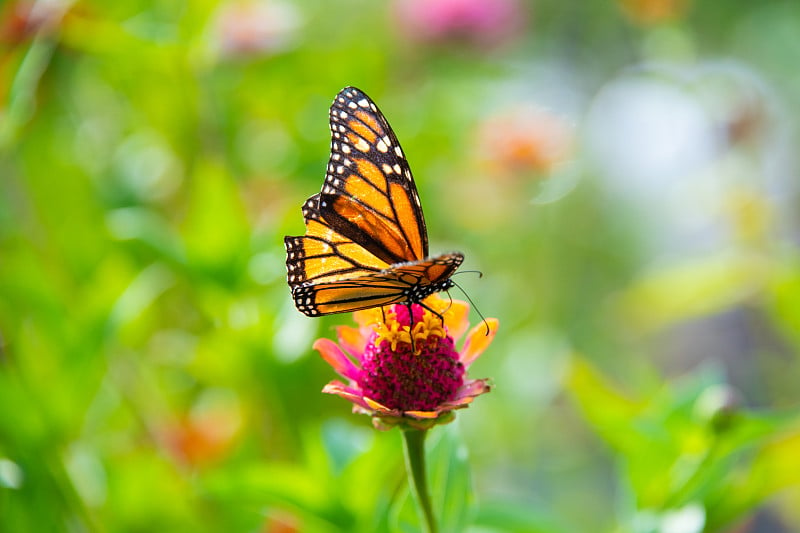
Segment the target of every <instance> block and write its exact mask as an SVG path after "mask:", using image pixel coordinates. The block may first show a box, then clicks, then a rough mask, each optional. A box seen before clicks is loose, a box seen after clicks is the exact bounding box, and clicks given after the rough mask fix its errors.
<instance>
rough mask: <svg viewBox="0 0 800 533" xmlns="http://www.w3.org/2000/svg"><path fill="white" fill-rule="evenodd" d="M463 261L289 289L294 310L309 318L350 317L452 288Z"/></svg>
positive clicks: (445, 257) (435, 260)
mask: <svg viewBox="0 0 800 533" xmlns="http://www.w3.org/2000/svg"><path fill="white" fill-rule="evenodd" d="M463 260H464V256H463V255H461V254H460V253H458V252H453V253H449V254H442V255H439V256H437V257H432V258H428V259H423V260H421V261H414V262H411V263H399V264H396V265H393V266H391V267H389V268H387V269H386V270H382V271H380V272H372V273H366V274H359V275H349V276H343V277H341V278H339V279H336V280H333V281H322V282H317V283H305V284H300V285H297V286H295V287H293V288H292V296H293V297H294V301H295V305H296V306H297V309H298V310H300V311H301V312H303V313H305V314H306V315H308V316H318V315H329V314H333V313H349V312H352V311H358V310H361V309H370V308H372V307H382V306H384V305H391V304H396V303H403V302H419V301H421V300H423V299H424V298H425V297H427V296H429V295H431V294H433V293H435V292H439V291H441V290H446V289H448V288H450V287H451V286H452V281H450V276H452V275H453V273H454V272H455V271H456V269H457V268H458V267H459V266H460V265H461V262H462V261H463Z"/></svg>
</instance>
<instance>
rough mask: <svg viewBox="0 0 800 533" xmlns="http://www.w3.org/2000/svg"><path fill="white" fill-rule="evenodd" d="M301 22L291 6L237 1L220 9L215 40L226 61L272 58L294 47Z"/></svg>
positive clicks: (277, 0) (276, 0)
mask: <svg viewBox="0 0 800 533" xmlns="http://www.w3.org/2000/svg"><path fill="white" fill-rule="evenodd" d="M300 22H301V21H300V15H299V12H298V11H297V9H296V8H295V6H294V4H290V3H288V2H282V1H280V0H236V1H234V2H231V3H227V4H224V5H223V6H222V7H221V8H220V9H219V11H218V13H217V16H216V20H215V30H216V38H217V41H218V46H219V48H220V51H221V53H222V55H223V56H224V57H226V58H251V57H259V56H269V55H275V54H277V53H280V52H283V51H284V50H286V49H288V48H291V47H292V46H293V45H294V42H295V40H296V37H297V34H298V30H299V27H300Z"/></svg>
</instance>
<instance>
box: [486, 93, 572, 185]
mask: <svg viewBox="0 0 800 533" xmlns="http://www.w3.org/2000/svg"><path fill="white" fill-rule="evenodd" d="M574 136H575V135H574V131H573V128H572V126H571V125H570V124H569V122H568V121H567V120H566V119H564V118H562V117H560V116H559V115H557V114H555V113H553V112H551V111H548V110H546V109H544V108H541V107H538V106H533V105H525V104H519V105H515V106H512V107H510V108H509V109H507V110H506V111H504V112H500V113H496V114H494V115H491V116H490V117H488V118H487V119H486V120H484V122H483V123H482V124H481V125H480V126H479V129H478V135H477V144H478V151H479V153H481V155H482V156H483V157H484V158H485V159H486V161H487V163H489V165H490V166H491V167H492V169H494V170H496V171H498V172H499V173H500V174H517V173H519V172H525V171H532V172H535V173H537V174H540V175H543V176H544V175H547V174H548V173H550V172H552V171H553V169H554V168H555V167H557V166H558V165H559V164H561V163H563V162H564V161H566V160H567V159H569V157H570V156H571V153H572V150H573V146H574Z"/></svg>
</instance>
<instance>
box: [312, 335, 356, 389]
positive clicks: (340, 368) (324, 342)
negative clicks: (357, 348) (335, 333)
mask: <svg viewBox="0 0 800 533" xmlns="http://www.w3.org/2000/svg"><path fill="white" fill-rule="evenodd" d="M313 348H314V349H315V350H317V351H318V352H319V354H320V355H321V356H322V358H323V359H325V361H327V362H328V364H329V365H331V366H332V367H333V369H334V370H336V372H337V373H338V374H339V375H340V376H343V377H346V378H347V379H351V380H353V381H356V380H357V379H358V377H359V375H360V374H361V370H360V369H359V368H358V367H357V366H356V365H355V364H353V362H352V361H351V360H350V358H349V357H347V356H346V355H345V354H344V352H342V350H341V348H339V346H337V345H336V343H335V342H333V341H332V340H330V339H317V340H316V342H314V346H313Z"/></svg>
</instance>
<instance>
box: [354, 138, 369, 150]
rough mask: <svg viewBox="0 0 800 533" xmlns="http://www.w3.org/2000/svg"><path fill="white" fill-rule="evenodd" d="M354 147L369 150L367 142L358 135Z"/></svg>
mask: <svg viewBox="0 0 800 533" xmlns="http://www.w3.org/2000/svg"><path fill="white" fill-rule="evenodd" d="M356 148H357V149H358V150H361V151H362V152H369V143H368V142H367V141H365V140H364V139H362V138H361V137H359V138H358V142H357V143H356Z"/></svg>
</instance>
